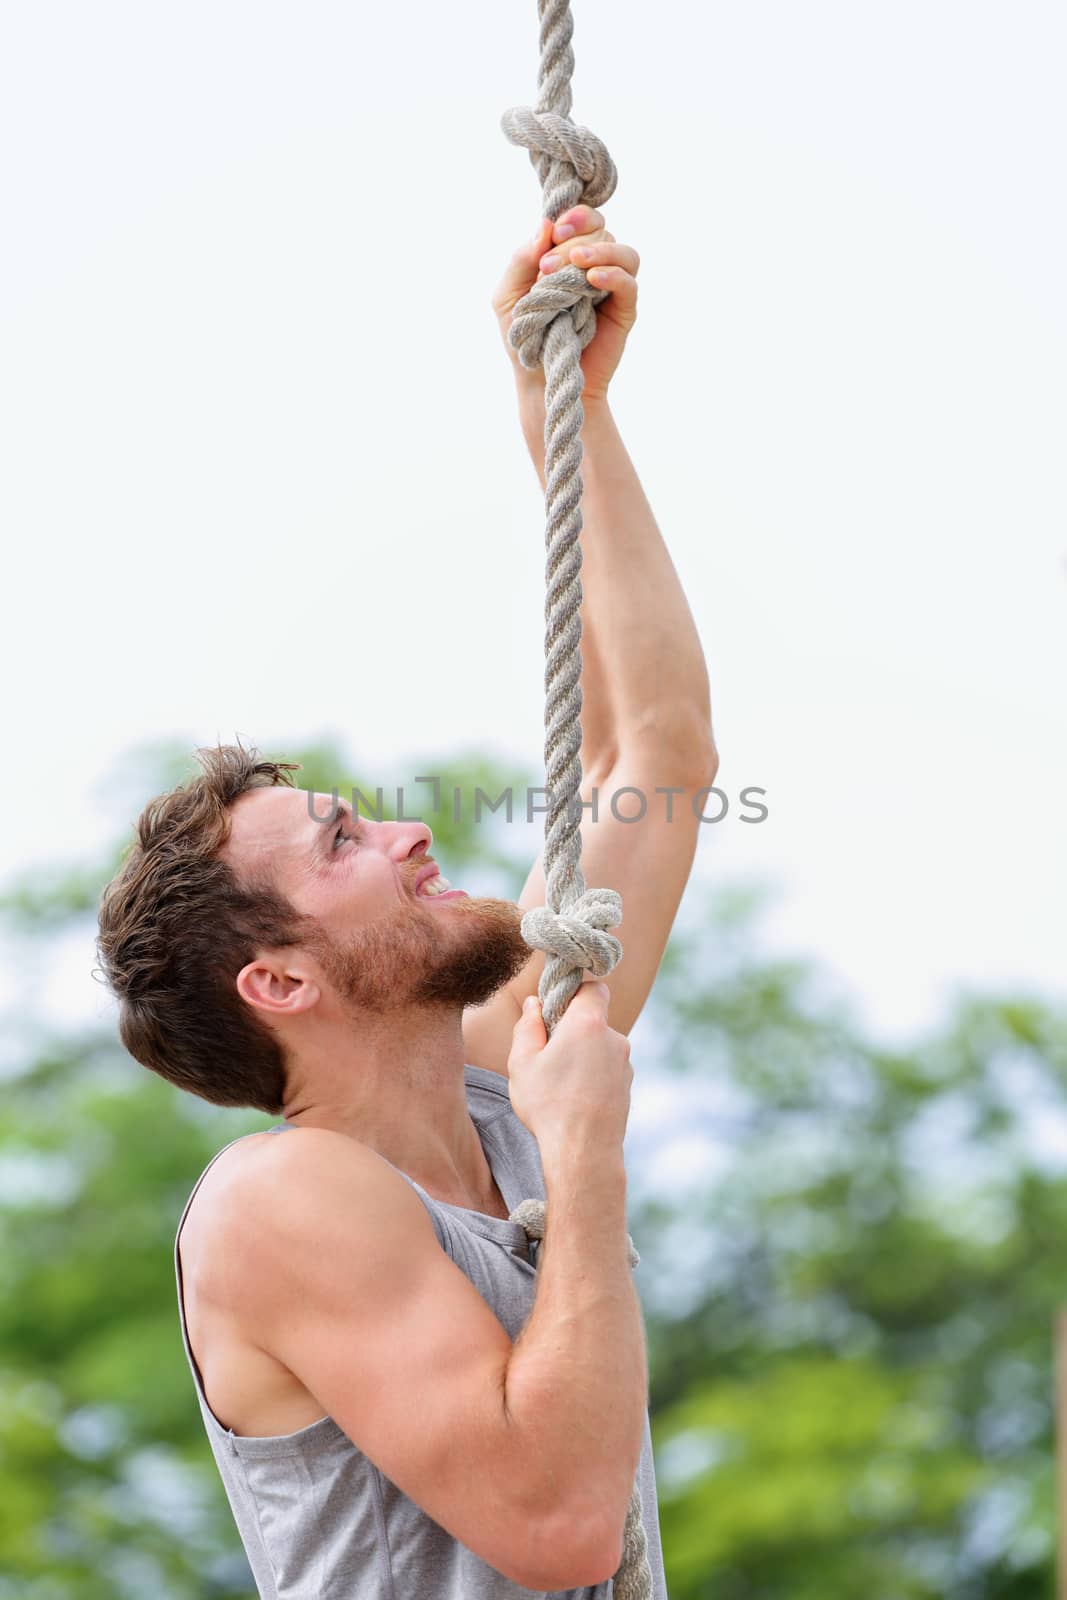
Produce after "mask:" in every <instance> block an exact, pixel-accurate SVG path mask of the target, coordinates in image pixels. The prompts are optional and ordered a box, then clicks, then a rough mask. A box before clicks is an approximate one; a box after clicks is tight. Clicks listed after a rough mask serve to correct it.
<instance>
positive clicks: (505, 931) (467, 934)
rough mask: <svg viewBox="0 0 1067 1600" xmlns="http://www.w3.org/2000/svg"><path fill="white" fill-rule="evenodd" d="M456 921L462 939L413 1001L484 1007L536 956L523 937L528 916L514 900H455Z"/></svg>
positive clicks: (425, 976) (421, 982) (424, 979)
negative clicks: (532, 956) (524, 923)
mask: <svg viewBox="0 0 1067 1600" xmlns="http://www.w3.org/2000/svg"><path fill="white" fill-rule="evenodd" d="M443 909H444V908H443V907H442V910H443ZM430 915H431V916H433V915H434V913H433V912H431V913H430ZM453 917H454V918H455V922H456V924H457V932H458V938H457V939H456V940H455V941H449V945H450V948H446V949H442V950H441V951H440V954H439V957H438V959H437V960H436V961H434V962H433V963H432V964H431V966H430V967H429V968H424V969H423V971H422V974H421V976H420V978H419V979H418V980H417V981H416V984H415V993H414V995H413V996H412V998H413V999H414V1000H416V1001H422V1002H423V1003H434V1002H437V1003H440V1004H452V1005H460V1006H477V1005H482V1004H484V1002H485V1001H486V1000H489V999H491V998H492V996H493V995H494V994H496V993H497V992H498V991H499V990H500V989H502V988H503V987H504V985H505V984H506V983H509V982H510V981H511V979H512V978H514V977H516V976H517V974H518V973H519V972H521V971H522V968H523V967H524V966H525V965H526V963H527V961H528V960H529V959H530V956H531V955H532V954H533V951H532V950H531V949H530V947H529V945H528V944H527V943H526V941H525V939H524V938H523V936H522V931H521V926H522V912H521V911H520V909H519V907H518V906H517V905H516V904H515V902H514V901H513V900H494V899H488V898H479V899H474V898H468V899H466V900H452V901H450V902H449V918H450V920H451V919H452V918H453ZM461 923H462V924H464V926H463V927H462V928H459V927H458V925H459V924H461Z"/></svg>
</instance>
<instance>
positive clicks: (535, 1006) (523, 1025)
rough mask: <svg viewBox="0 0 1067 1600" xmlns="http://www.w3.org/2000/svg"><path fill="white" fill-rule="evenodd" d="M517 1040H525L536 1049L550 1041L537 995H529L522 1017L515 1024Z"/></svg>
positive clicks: (524, 1003)
mask: <svg viewBox="0 0 1067 1600" xmlns="http://www.w3.org/2000/svg"><path fill="white" fill-rule="evenodd" d="M515 1039H516V1042H518V1040H520V1039H521V1040H523V1041H524V1042H525V1043H526V1044H528V1045H533V1046H534V1048H535V1049H536V1048H537V1047H538V1046H539V1045H542V1044H544V1043H546V1042H547V1040H548V1030H547V1029H546V1027H545V1019H544V1017H543V1016H542V1015H541V1002H540V1000H539V999H538V997H537V995H535V994H528V995H527V996H526V999H525V1000H524V1001H523V1003H522V1015H521V1016H520V1017H519V1019H518V1021H517V1022H516V1024H515Z"/></svg>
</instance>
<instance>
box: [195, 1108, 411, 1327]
mask: <svg viewBox="0 0 1067 1600" xmlns="http://www.w3.org/2000/svg"><path fill="white" fill-rule="evenodd" d="M387 1225H388V1231H390V1232H393V1231H394V1230H396V1229H400V1230H406V1231H407V1232H409V1233H411V1232H414V1233H416V1234H418V1233H419V1232H421V1231H423V1230H427V1231H428V1232H429V1233H430V1235H431V1237H432V1235H433V1227H432V1224H431V1222H430V1219H429V1218H428V1217H427V1216H426V1213H425V1209H424V1207H423V1206H422V1204H421V1202H420V1201H419V1200H418V1198H417V1196H416V1195H415V1193H414V1191H413V1190H412V1189H411V1187H410V1186H409V1184H408V1182H407V1180H406V1179H405V1178H404V1177H403V1176H402V1175H401V1174H400V1173H399V1172H398V1171H397V1170H396V1168H395V1167H393V1166H391V1165H390V1163H389V1162H388V1161H386V1160H385V1159H384V1157H382V1156H380V1155H379V1154H378V1153H377V1151H375V1150H372V1149H371V1148H370V1146H369V1145H365V1144H361V1143H360V1142H359V1141H358V1140H356V1139H353V1138H351V1137H350V1136H349V1135H347V1134H342V1133H333V1132H331V1131H330V1130H328V1129H326V1128H289V1129H286V1131H285V1132H284V1133H269V1132H264V1133H257V1134H249V1135H247V1136H246V1137H245V1138H243V1139H240V1140H238V1141H236V1142H235V1143H234V1144H233V1145H231V1146H228V1147H227V1148H226V1149H225V1150H223V1151H221V1152H220V1154H219V1156H218V1157H216V1159H215V1160H214V1161H213V1163H212V1164H211V1166H210V1167H209V1168H208V1170H207V1172H206V1173H205V1175H204V1177H203V1179H202V1180H201V1183H200V1186H199V1188H198V1190H197V1192H196V1194H195V1197H194V1200H193V1202H192V1203H191V1205H190V1207H189V1210H188V1212H187V1214H186V1218H185V1222H184V1224H183V1227H182V1230H181V1246H180V1248H181V1258H182V1263H183V1266H184V1267H185V1268H186V1269H188V1268H189V1267H190V1266H195V1270H196V1271H197V1274H198V1276H199V1278H200V1281H201V1285H202V1287H203V1288H204V1290H205V1292H208V1293H210V1294H211V1296H212V1298H215V1299H225V1300H226V1301H227V1302H228V1303H229V1304H231V1305H236V1304H237V1303H239V1302H242V1301H245V1300H247V1299H248V1298H249V1297H251V1298H253V1299H254V1300H255V1301H256V1302H257V1303H258V1302H260V1301H261V1300H262V1297H263V1295H264V1294H265V1293H269V1291H270V1285H271V1284H272V1283H277V1284H278V1285H279V1286H280V1285H281V1284H282V1283H283V1282H284V1280H285V1279H286V1278H287V1276H289V1272H290V1269H291V1268H292V1267H294V1266H299V1265H300V1264H301V1258H306V1257H308V1256H309V1255H314V1256H316V1257H318V1259H320V1260H324V1259H328V1258H329V1257H330V1256H331V1254H332V1252H334V1251H335V1250H345V1251H346V1252H351V1251H352V1249H353V1247H354V1246H355V1245H356V1244H357V1243H358V1241H359V1239H360V1238H361V1237H362V1238H363V1239H365V1240H368V1241H372V1240H373V1239H374V1237H375V1236H376V1235H377V1236H379V1237H380V1236H381V1234H382V1233H383V1232H385V1231H386V1228H387Z"/></svg>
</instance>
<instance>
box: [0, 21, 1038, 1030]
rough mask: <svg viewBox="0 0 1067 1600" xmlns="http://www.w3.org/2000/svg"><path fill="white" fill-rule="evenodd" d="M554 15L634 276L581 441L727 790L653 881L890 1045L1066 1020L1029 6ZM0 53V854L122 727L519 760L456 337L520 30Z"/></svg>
mask: <svg viewBox="0 0 1067 1600" xmlns="http://www.w3.org/2000/svg"><path fill="white" fill-rule="evenodd" d="M574 11H575V41H574V42H575V50H576V55H577V72H576V76H575V103H574V115H575V118H576V120H577V121H579V122H581V123H584V124H585V125H587V126H589V127H591V128H592V129H593V130H594V131H595V132H596V133H598V134H599V135H600V137H601V138H603V139H604V141H605V142H606V144H607V145H608V148H609V149H610V151H611V153H612V155H613V157H614V159H615V161H616V164H617V166H618V169H619V187H618V190H617V192H616V195H615V197H614V198H613V199H612V200H611V201H610V202H608V204H607V206H606V207H605V211H606V214H607V217H608V222H609V226H610V228H611V229H612V231H613V232H614V233H615V234H616V236H617V237H618V238H620V239H622V240H625V241H627V242H628V243H631V244H633V245H635V246H636V247H637V248H638V250H639V251H640V253H641V257H642V267H641V272H640V283H641V314H640V320H639V322H638V326H637V329H636V331H635V333H634V335H633V337H632V339H631V342H630V348H629V350H628V351H627V353H626V356H625V358H624V361H623V365H622V367H621V369H620V372H619V375H618V377H617V379H616V383H615V390H614V409H615V413H616V416H617V418H618V420H619V424H620V427H621V429H622V432H623V436H624V438H625V440H626V442H627V444H628V446H629V449H630V452H631V454H632V456H633V458H634V461H635V463H636V465H637V469H638V472H639V473H640V475H641V478H642V481H643V483H644V485H645V488H646V490H647V493H648V495H649V498H650V500H651V503H652V505H653V508H654V510H655V512H656V515H657V519H658V521H659V524H660V526H661V528H662V529H663V532H664V535H665V537H666V539H667V541H668V544H669V546H670V548H671V550H672V553H673V555H674V558H675V561H676V564H677V566H678V569H679V572H680V574H681V576H682V579H683V582H684V584H685V587H686V590H687V592H688V594H689V596H690V600H691V603H692V607H693V611H694V614H695V616H696V619H697V622H698V626H699V628H700V633H701V637H702V639H703V642H704V646H705V651H706V654H707V658H708V663H709V668H710V673H711V680H712V693H713V704H714V715H715V727H716V733H717V738H718V742H719V746H720V751H721V757H722V765H721V769H720V774H719V784H720V786H721V787H722V788H723V789H724V790H725V791H726V793H727V794H728V795H729V796H730V797H731V800H732V801H733V802H734V810H733V811H732V812H731V815H730V816H729V817H728V818H727V819H726V820H725V821H724V822H723V823H721V824H719V825H718V826H716V827H710V826H709V827H708V828H707V829H706V830H705V833H704V837H703V839H702V841H701V847H700V853H699V857H698V863H697V867H696V877H695V880H694V885H693V887H692V889H691V892H692V893H694V894H699V893H703V892H707V891H708V890H710V889H712V888H713V886H714V885H715V884H716V883H717V882H726V881H732V880H735V879H745V878H749V877H752V876H755V877H758V878H760V879H765V880H768V881H770V882H772V883H774V882H777V883H780V884H781V885H782V897H781V899H780V901H779V902H778V904H777V908H776V909H775V910H774V912H773V913H772V915H771V917H770V920H769V923H768V929H767V931H768V937H769V938H770V939H771V940H773V942H774V943H775V944H776V945H777V946H779V947H781V948H786V949H790V950H795V951H802V952H805V953H808V954H811V955H814V956H816V957H818V958H821V959H823V960H825V961H826V962H828V963H829V964H830V966H831V967H832V968H833V970H834V971H835V972H837V973H838V974H839V975H840V976H841V978H842V979H843V981H844V982H845V984H846V985H847V986H849V987H851V988H852V989H853V990H854V991H855V993H856V995H857V997H858V998H859V1000H860V1002H861V1004H862V1006H863V1007H864V1009H865V1010H866V1012H867V1014H868V1016H869V1018H870V1020H871V1022H872V1024H874V1025H876V1026H877V1027H878V1028H880V1029H883V1030H884V1031H886V1032H887V1033H897V1032H904V1033H907V1032H908V1031H909V1030H911V1029H912V1028H913V1027H915V1026H917V1025H921V1024H922V1023H923V1022H925V1021H926V1020H928V1019H930V1018H931V1017H932V1016H934V1015H936V1013H937V1011H938V1009H939V1008H940V1005H941V1004H942V1002H943V999H944V996H945V994H946V993H947V991H948V990H949V989H951V988H952V987H953V986H955V985H957V984H965V985H968V986H975V987H985V986H989V985H1002V984H1021V985H1024V986H1025V987H1027V988H1031V989H1037V990H1040V991H1042V992H1046V993H1057V994H1059V995H1061V996H1062V995H1064V993H1065V977H1064V974H1065V963H1064V958H1065V955H1067V937H1065V927H1064V906H1065V903H1067V869H1065V860H1064V848H1063V838H1062V834H1063V818H1064V816H1065V814H1067V795H1065V787H1067V785H1065V776H1067V772H1065V766H1067V757H1065V747H1067V746H1065V732H1067V729H1065V715H1064V686H1065V684H1067V671H1065V667H1067V661H1065V656H1067V626H1065V624H1067V528H1065V517H1064V513H1065V509H1067V507H1065V499H1067V495H1065V485H1064V474H1063V441H1064V428H1065V421H1067V416H1065V412H1067V405H1065V399H1067V396H1065V373H1067V330H1065V320H1067V319H1065V308H1064V295H1063V288H1062V285H1063V284H1064V283H1065V282H1067V241H1065V224H1064V207H1063V203H1062V196H1063V154H1064V149H1065V147H1067V145H1065V135H1067V112H1065V109H1064V106H1065V102H1064V96H1063V91H1062V82H1063V63H1064V49H1065V46H1067V13H1064V11H1063V9H1062V7H1059V6H1054V5H1052V4H1040V3H1036V0H1035V3H1027V4H1025V5H1020V6H1007V5H1005V4H1003V3H1001V4H996V5H993V4H988V3H977V4H976V3H974V0H968V3H967V4H964V3H962V0H951V3H949V0H944V3H940V0H933V3H931V0H922V3H921V4H919V3H897V4H894V5H892V6H888V5H883V6H872V5H862V6H857V5H855V4H854V3H851V0H849V3H845V0H840V3H826V0H809V3H808V4H805V5H804V6H797V5H795V4H793V3H784V0H779V3H776V4H770V3H759V4H740V3H737V0H735V3H733V4H729V5H727V4H712V5H700V6H694V5H693V4H692V3H691V0H661V3H660V4H658V5H657V6H655V7H654V8H652V9H651V10H650V9H649V8H648V7H647V6H639V5H621V4H619V3H618V0H614V3H611V4H609V3H608V0H575V6H574ZM4 35H5V37H4V42H3V50H2V52H0V57H2V60H0V144H2V147H3V149H4V151H5V153H6V159H5V161H4V163H3V167H2V170H0V205H2V208H3V234H4V238H5V246H4V250H3V256H2V260H0V276H2V295H0V319H2V320H0V327H2V333H0V338H2V345H3V355H2V377H0V404H2V417H0V425H2V429H3V439H4V445H5V449H4V456H5V464H4V468H3V473H2V476H0V519H2V526H3V530H4V534H5V549H6V556H5V564H6V569H7V570H6V577H7V583H6V585H5V588H6V594H7V605H6V607H5V623H4V630H3V633H4V637H3V647H2V648H3V653H4V675H5V682H6V685H7V695H6V712H7V727H6V735H7V737H6V748H7V752H8V758H9V769H8V780H7V783H6V786H5V796H6V798H5V812H4V826H3V830H2V844H0V854H2V860H0V875H6V874H7V873H8V872H9V871H11V870H13V869H15V868H16V867H19V866H21V865H24V864H26V863H28V862H31V861H37V860H46V859H56V858H57V857H58V858H62V859H68V858H74V857H77V856H78V855H79V854H81V853H82V852H83V850H85V849H86V848H89V847H91V846H92V844H93V843H94V842H96V841H98V840H99V839H100V838H101V837H103V836H104V833H105V832H106V831H109V830H110V823H109V822H108V821H107V819H105V817H104V816H103V814H102V812H101V811H100V809H99V807H98V803H97V801H96V800H95V798H94V791H95V788H96V785H97V783H98V781H99V779H100V778H101V777H102V776H103V775H105V774H106V773H107V772H109V771H110V770H112V769H113V768H114V767H115V765H116V763H119V762H121V760H122V759H123V755H124V752H126V751H128V750H129V749H130V748H131V746H132V745H134V744H136V743H137V742H139V741H141V740H145V739H154V738H161V737H167V736H170V735H179V736H181V737H185V738H187V739H188V741H189V744H190V747H192V746H193V745H194V744H197V743H203V742H210V741H213V740H214V739H215V738H216V737H217V736H222V737H223V738H232V737H233V735H234V734H240V735H241V736H242V738H245V739H255V740H256V741H257V742H258V743H259V744H260V745H261V746H262V747H264V748H266V749H267V750H270V751H272V752H278V751H280V750H284V749H285V748H286V747H288V748H292V745H293V744H295V743H296V742H297V741H298V740H300V739H303V738H308V737H312V736H314V735H317V734H320V733H334V734H337V735H339V736H341V737H342V738H343V739H344V740H345V741H346V742H347V743H348V744H349V746H350V747H351V748H352V750H353V751H354V752H356V753H357V755H358V757H359V759H360V761H361V764H362V766H363V769H364V770H365V771H372V772H373V771H380V772H381V773H382V775H383V779H384V781H385V782H387V783H388V782H395V781H398V780H402V779H403V778H404V777H407V776H413V775H414V774H415V773H417V772H421V771H426V770H427V765H426V764H427V762H429V761H432V759H433V758H434V757H435V756H438V755H442V754H445V753H449V752H451V751H452V750H454V749H455V748H456V747H457V746H460V745H462V746H464V747H472V746H477V745H479V744H484V745H486V746H490V747H492V748H495V749H496V750H497V751H499V752H501V753H502V754H507V755H511V756H516V757H518V758H520V759H521V760H524V761H526V762H528V763H529V764H530V765H531V766H532V767H534V768H537V767H538V765H539V762H540V749H541V715H542V703H541V682H542V666H541V649H542V645H541V611H542V536H543V505H542V501H541V496H540V491H539V489H538V486H537V482H536V479H535V477H534V473H533V469H532V467H531V466H530V464H529V462H528V460H527V457H526V455H525V450H524V446H523V444H522V440H521V436H520V434H519V430H518V426H517V423H516V419H515V415H514V410H513V404H512V387H511V378H510V373H509V370H508V367H507V360H506V356H505V354H504V352H503V350H502V349H501V348H500V346H499V344H498V335H497V331H496V326H495V322H494V320H493V317H492V314H491V311H490V309H489V296H490V294H491V291H492V289H493V286H494V284H495V283H496V281H497V278H498V277H499V274H500V271H501V269H502V267H503V265H504V263H505V261H506V259H507V257H508V255H509V254H510V252H511V250H512V249H513V247H514V245H515V244H516V243H517V242H519V241H520V240H522V239H524V238H526V237H527V236H528V235H530V234H531V233H532V232H533V231H534V228H535V226H536V223H537V219H538V216H539V213H540V206H539V200H540V191H539V185H538V183H537V180H536V178H535V175H534V173H533V169H532V167H531V166H530V164H529V161H528V158H527V156H526V154H525V153H524V152H521V151H519V150H517V149H515V148H513V147H512V146H510V145H509V144H508V143H507V141H506V140H505V138H504V136H503V134H502V133H501V132H500V130H499V118H500V114H501V112H502V111H503V110H504V109H505V108H506V107H508V106H511V105H516V104H530V103H532V100H533V97H534V92H535V85H536V67H537V14H536V5H535V4H534V0H529V3H519V0H512V3H510V4H508V5H501V4H499V0H495V3H489V0H474V3H471V4H468V5H465V6H464V7H462V8H460V9H458V10H457V8H456V7H454V6H453V7H449V6H442V5H431V4H430V3H429V0H412V3H409V4H407V5H404V6H371V7H368V6H358V7H357V6H354V5H352V4H347V5H340V4H338V3H335V0H323V3H320V4H317V5H315V6H313V7H311V6H304V7H297V6H295V5H285V6H282V5H279V4H276V3H270V4H263V3H262V0H260V3H258V4H256V5H252V4H250V3H245V0H240V3H238V0H222V3H220V0H213V3H212V4H210V5H208V4H204V3H202V0H188V3H186V4H184V5H182V6H181V7H165V6H161V5H149V6H146V5H144V4H133V3H127V4H117V3H114V0H97V3H96V4H94V5H92V6H91V7H85V6H82V5H75V4H55V3H51V0H36V3H35V4H33V5H32V6H21V7H17V8H14V7H12V8H8V12H7V15H6V18H5V23H4ZM416 594H419V595H421V596H430V597H432V598H430V599H429V600H427V602H426V603H425V604H422V605H419V606H413V604H412V598H413V596H414V595H416ZM746 785H761V786H763V787H764V788H765V789H766V790H767V791H768V795H767V804H768V806H769V808H770V816H769V818H768V820H767V821H766V822H765V823H764V824H762V825H760V826H758V827H752V826H747V827H746V826H745V825H743V824H741V823H739V822H738V821H737V820H736V815H735V813H736V809H737V804H736V803H737V797H738V796H739V794H740V791H741V790H742V789H743V788H744V787H745V786H746ZM144 798H147V796H145V797H144ZM56 801H58V805H59V809H58V810H57V809H56V806H55V802H56ZM446 867H447V864H446ZM705 886H706V887H705ZM65 981H68V980H65ZM81 981H82V979H81V976H80V971H79V972H77V973H76V972H75V971H74V970H72V972H71V974H70V977H69V982H70V983H71V984H75V985H80V983H81Z"/></svg>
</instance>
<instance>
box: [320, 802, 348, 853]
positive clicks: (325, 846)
mask: <svg viewBox="0 0 1067 1600" xmlns="http://www.w3.org/2000/svg"><path fill="white" fill-rule="evenodd" d="M331 809H332V808H331ZM351 820H352V812H351V810H350V809H349V807H348V806H345V805H341V804H340V803H339V804H338V806H337V809H336V811H335V812H334V815H333V816H332V817H331V818H330V819H329V821H327V820H326V818H325V817H316V816H315V815H314V812H313V813H312V821H313V823H314V826H315V828H316V830H317V832H318V835H319V837H318V838H317V839H314V841H313V843H312V846H311V853H312V855H313V856H326V855H329V853H330V846H331V845H332V844H333V841H334V840H335V839H336V837H337V830H338V828H339V827H341V825H342V824H343V823H345V822H351Z"/></svg>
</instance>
